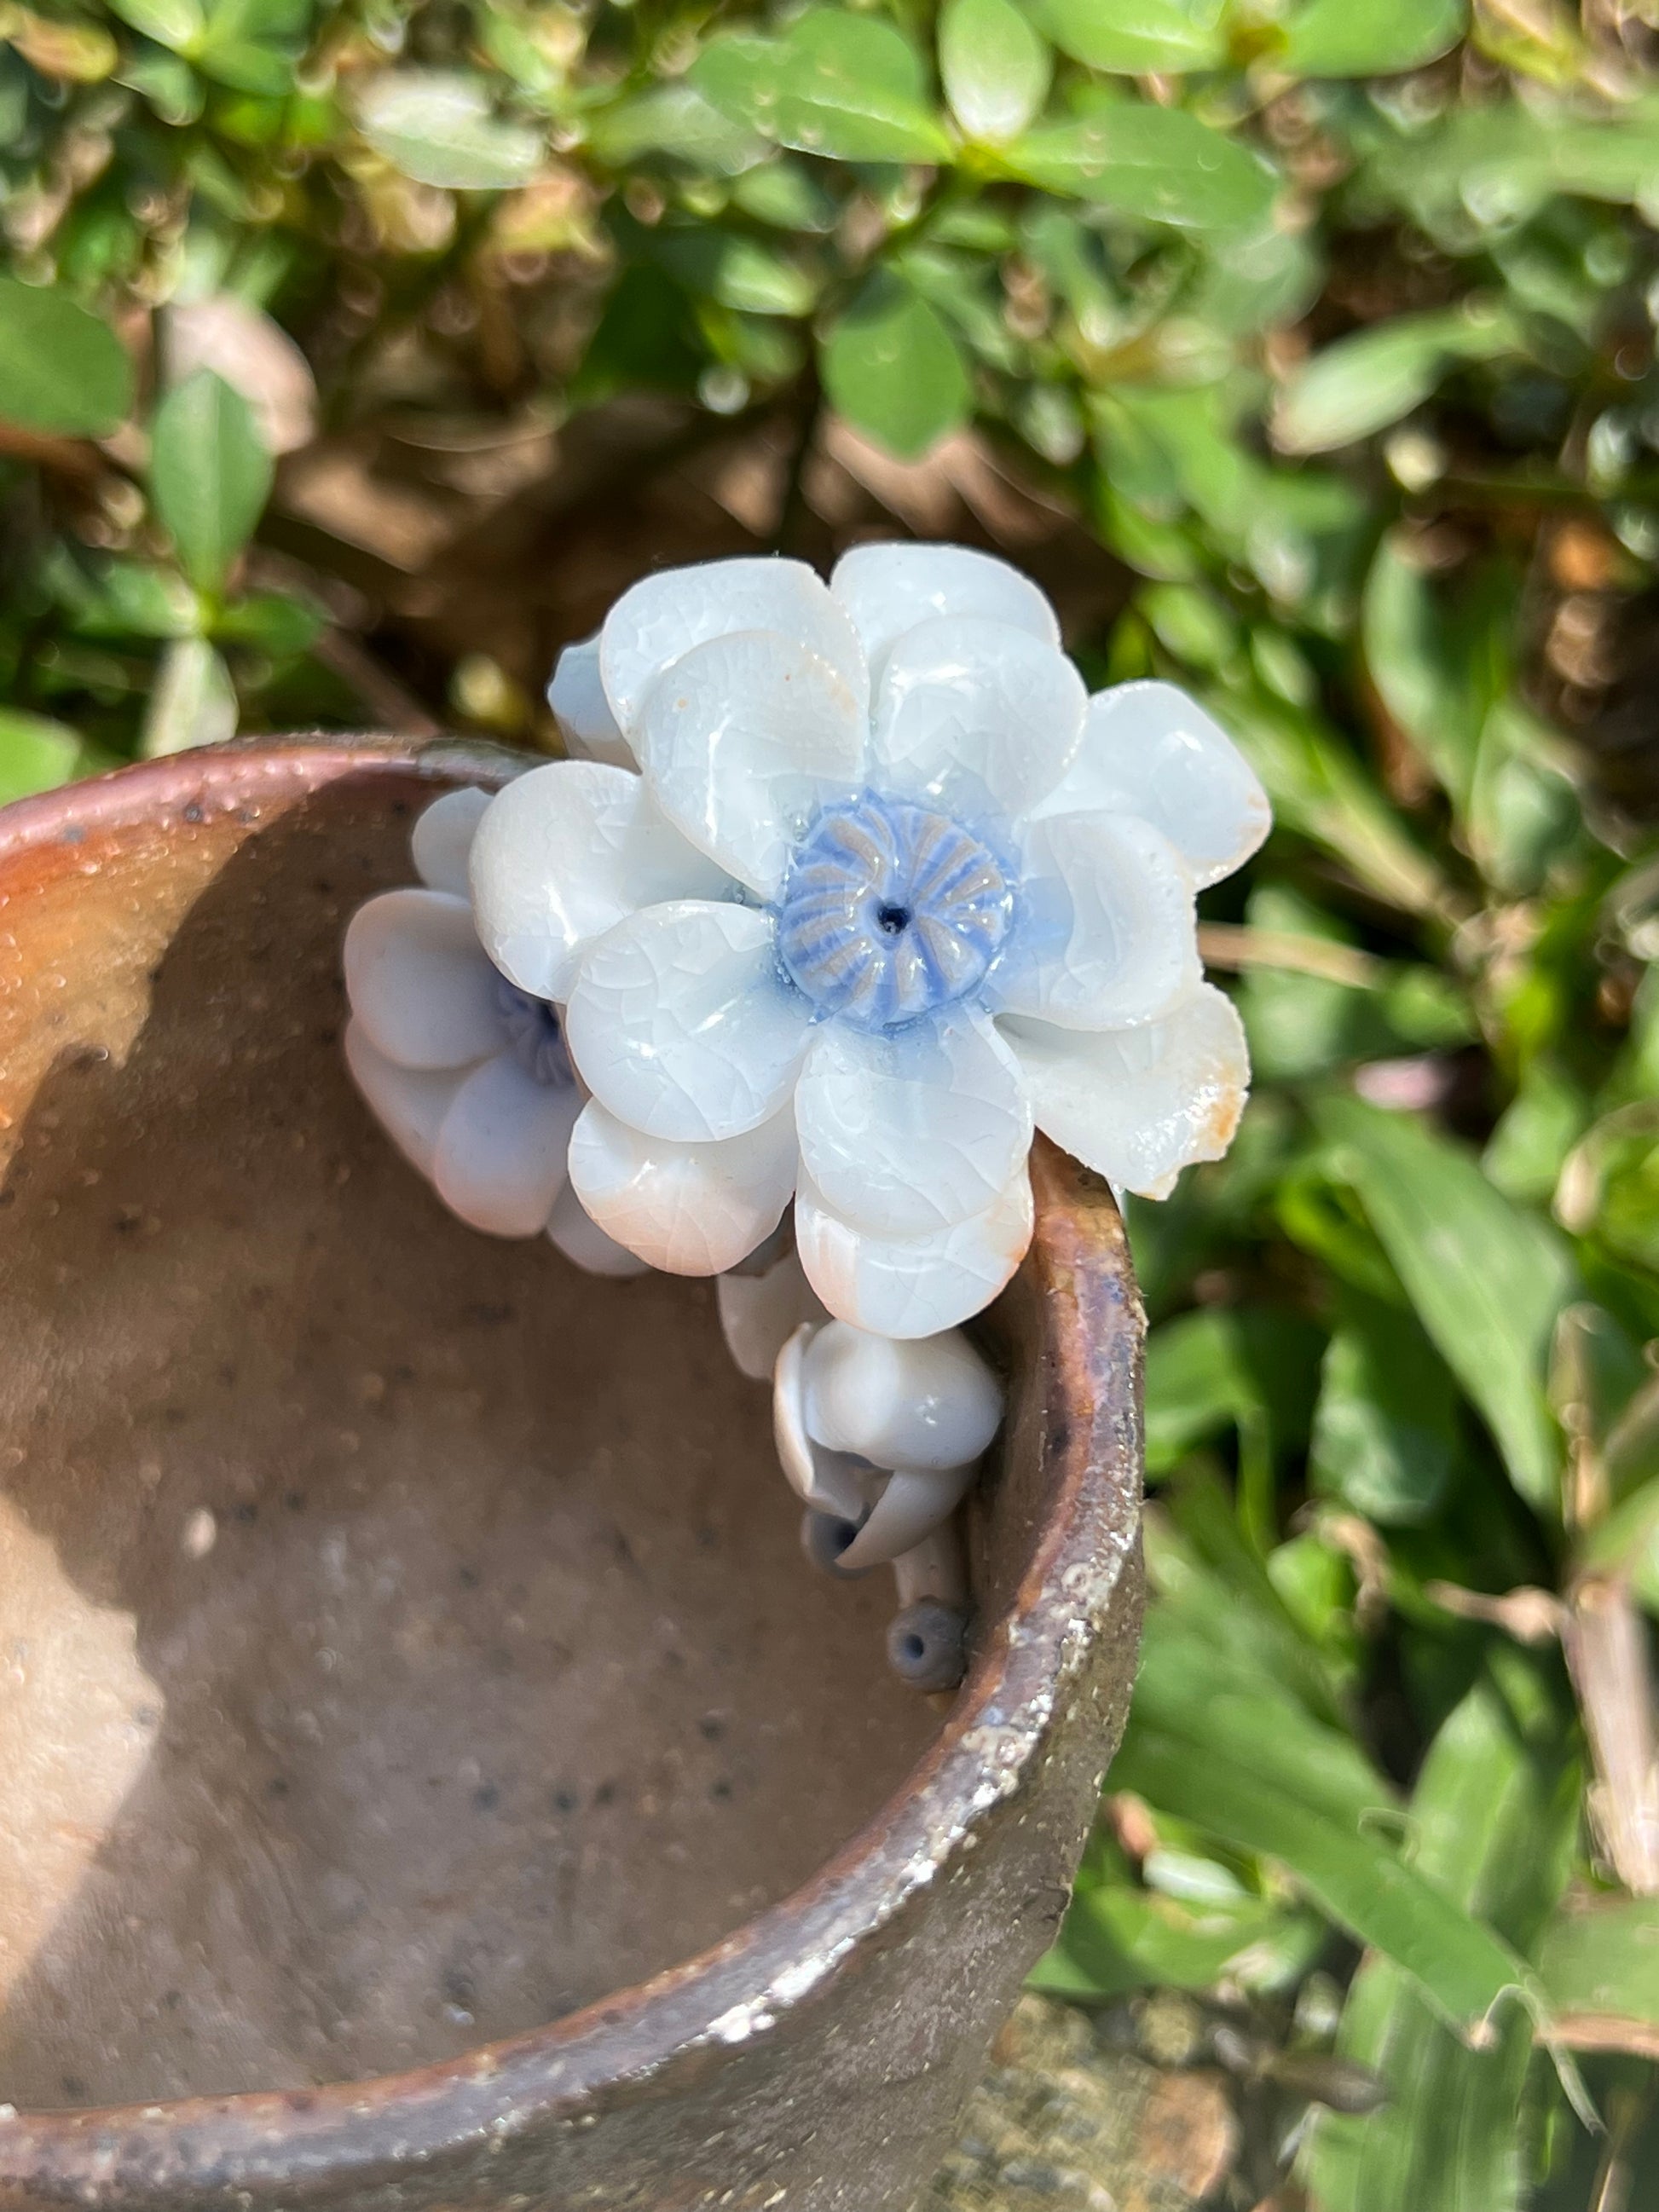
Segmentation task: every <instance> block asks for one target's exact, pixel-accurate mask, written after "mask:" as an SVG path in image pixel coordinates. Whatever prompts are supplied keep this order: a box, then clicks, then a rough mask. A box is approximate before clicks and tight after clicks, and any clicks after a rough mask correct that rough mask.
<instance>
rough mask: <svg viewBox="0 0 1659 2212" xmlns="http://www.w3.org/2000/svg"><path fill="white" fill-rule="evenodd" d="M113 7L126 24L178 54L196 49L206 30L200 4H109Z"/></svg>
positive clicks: (115, 0)
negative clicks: (193, 47) (194, 47)
mask: <svg viewBox="0 0 1659 2212" xmlns="http://www.w3.org/2000/svg"><path fill="white" fill-rule="evenodd" d="M109 4H110V9H111V11H112V13H113V14H114V15H118V16H119V17H120V18H121V20H122V21H123V22H125V23H131V26H132V27H133V29H134V30H135V31H142V32H143V34H144V36H145V37H146V38H147V39H154V40H155V43H156V44H157V46H170V47H171V48H172V49H173V52H175V53H182V52H185V51H186V49H188V48H189V47H191V46H194V44H195V43H196V41H197V40H198V39H199V38H200V37H201V35H202V32H203V29H204V16H203V14H202V9H201V6H200V0H109Z"/></svg>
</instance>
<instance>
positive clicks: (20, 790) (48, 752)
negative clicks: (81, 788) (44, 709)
mask: <svg viewBox="0 0 1659 2212" xmlns="http://www.w3.org/2000/svg"><path fill="white" fill-rule="evenodd" d="M80 760H81V740H80V738H78V737H76V733H75V732H74V731H73V730H70V729H65V728H64V725H63V724H62V723H61V722H53V721H50V720H47V718H46V716H45V715H44V714H24V713H23V712H22V711H21V708H15V707H0V806H9V805H10V804H11V802H12V800H13V799H27V797H28V796H29V795H30V793H33V792H36V791H50V790H51V789H52V786H53V785H54V784H56V783H67V782H68V781H69V780H70V777H71V776H72V775H76V773H77V772H78V769H79V765H80Z"/></svg>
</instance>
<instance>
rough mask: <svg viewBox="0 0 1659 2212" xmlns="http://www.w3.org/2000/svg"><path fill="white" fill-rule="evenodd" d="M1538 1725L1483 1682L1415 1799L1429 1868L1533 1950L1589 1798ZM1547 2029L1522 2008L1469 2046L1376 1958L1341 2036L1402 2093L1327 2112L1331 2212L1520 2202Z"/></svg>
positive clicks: (1496, 2207) (1438, 2210)
mask: <svg viewBox="0 0 1659 2212" xmlns="http://www.w3.org/2000/svg"><path fill="white" fill-rule="evenodd" d="M1577 1809H1578V1793H1577V1773H1576V1771H1574V1769H1573V1766H1572V1764H1571V1760H1570V1759H1568V1758H1567V1756H1566V1755H1565V1750H1564V1748H1563V1746H1562V1743H1561V1741H1560V1735H1559V1729H1558V1730H1555V1731H1550V1730H1548V1729H1545V1730H1543V1731H1538V1732H1534V1740H1533V1741H1528V1727H1527V1717H1526V1716H1525V1715H1524V1714H1517V1713H1516V1711H1514V1710H1513V1708H1512V1707H1511V1705H1510V1704H1509V1703H1508V1702H1507V1701H1506V1700H1505V1699H1504V1697H1503V1696H1502V1695H1501V1694H1500V1693H1499V1692H1498V1688H1497V1686H1496V1685H1494V1684H1492V1683H1491V1682H1488V1681H1482V1682H1480V1683H1479V1684H1477V1686H1475V1688H1474V1689H1473V1690H1471V1691H1470V1692H1469V1693H1468V1696H1467V1697H1466V1698H1465V1699H1463V1700H1462V1703H1461V1704H1460V1705H1458V1706H1457V1707H1456V1708H1455V1711H1453V1713H1452V1714H1451V1716H1450V1717H1449V1719H1448V1720H1447V1722H1446V1723H1445V1724H1444V1726H1443V1728H1442V1729H1441V1730H1440V1732H1439V1734H1438V1735H1437V1737H1436V1739H1435V1741H1434V1743H1433V1744H1432V1745H1431V1747H1430V1750H1429V1754H1428V1758H1427V1759H1426V1760H1425V1765H1424V1768H1423V1771H1422V1774H1421V1776H1420V1777H1419V1781H1418V1785H1417V1789H1416V1790H1415V1792H1414V1794H1413V1799H1412V1814H1413V1822H1414V1825H1415V1827H1416V1832H1417V1859H1416V1863H1417V1866H1418V1868H1419V1870H1420V1872H1421V1873H1422V1874H1423V1875H1424V1876H1425V1877H1426V1878H1427V1879H1429V1880H1431V1881H1434V1882H1436V1883H1437V1884H1438V1885H1439V1886H1440V1887H1441V1889H1442V1891H1443V1893H1445V1894H1447V1895H1448V1896H1449V1898H1450V1899H1453V1900H1455V1903H1456V1904H1458V1905H1462V1906H1463V1907H1465V1908H1466V1909H1468V1910H1469V1911H1473V1912H1478V1913H1480V1914H1481V1915H1482V1916H1483V1917H1484V1918H1485V1919H1486V1920H1487V1921H1489V1922H1490V1923H1491V1924H1492V1926H1494V1927H1495V1928H1496V1929H1498V1930H1499V1931H1501V1933H1502V1934H1503V1935H1504V1936H1507V1937H1508V1938H1509V1939H1510V1941H1511V1942H1516V1944H1518V1945H1522V1946H1524V1945H1528V1944H1530V1943H1531V1942H1532V1941H1533V1939H1534V1936H1535V1934H1536V1932H1537V1929H1538V1927H1539V1925H1540V1923H1541V1921H1542V1919H1543V1917H1544V1915H1545V1914H1546V1913H1547V1911H1549V1910H1550V1908H1551V1907H1552V1905H1553V1904H1554V1901H1555V1899H1557V1898H1558V1897H1559V1894H1560V1893H1561V1890H1562V1887H1564V1885H1565V1881H1566V1879H1567V1875H1568V1872H1569V1869H1570V1868H1571V1854H1572V1848H1573V1844H1574V1843H1575V1841H1576V1836H1577ZM1552 1994H1553V1993H1552ZM1533 2027H1534V2022H1533V2021H1532V2019H1531V2018H1530V2017H1529V2016H1528V2014H1527V2013H1526V2012H1525V2011H1523V2010H1522V2009H1521V2008H1519V2007H1518V2006H1511V2007H1510V2009H1509V2011H1508V2013H1507V2015H1504V2016H1501V2017H1500V2018H1499V2019H1498V2021H1496V2022H1494V2023H1493V2031H1494V2032H1493V2033H1492V2040H1491V2042H1490V2045H1489V2046H1488V2047H1486V2048H1484V2049H1475V2050H1471V2049H1470V2048H1468V2045H1467V2044H1466V2042H1464V2041H1462V2040H1461V2039H1459V2038H1458V2037H1457V2036H1456V2035H1455V2034H1454V2033H1452V2032H1451V2031H1450V2029H1449V2027H1447V2026H1445V2025H1444V2024H1443V2021H1441V2020H1440V2019H1438V2018H1437V2016H1436V2015H1435V2012H1434V2010H1433V2008H1431V2005H1430V2004H1429V2003H1428V2002H1425V1997H1424V1995H1423V1994H1422V1992H1421V1991H1420V1990H1419V1988H1418V1987H1417V1986H1415V1985H1414V1984H1413V1981H1412V1980H1411V1979H1410V1978H1408V1977H1407V1975H1406V1974H1405V1973H1404V1972H1401V1969H1400V1967H1399V1966H1398V1965H1396V1964H1395V1963H1394V1962H1393V1961H1392V1960H1389V1959H1388V1958H1386V1957H1385V1958H1382V1959H1377V1960H1371V1961H1369V1962H1367V1963H1366V1964H1365V1965H1364V1966H1362V1967H1361V1969H1360V1972H1359V1974H1358V1977H1357V1978H1356V1980H1355V1982H1354V1984H1353V1988H1352V1991H1351V1993H1350V1996H1349V1998H1348V2002H1347V2005H1346V2008H1345V2010H1344V2014H1343V2019H1342V2027H1341V2033H1340V2039H1339V2041H1338V2046H1337V2047H1338V2051H1339V2052H1340V2055H1341V2056H1342V2057H1346V2058H1348V2059H1351V2060H1354V2061H1357V2062H1358V2063H1361V2064H1363V2065H1365V2066H1369V2067H1370V2068H1373V2069H1375V2070H1376V2072H1377V2073H1379V2074H1380V2075H1382V2077H1383V2081H1384V2082H1385V2083H1386V2085H1387V2087H1388V2090H1389V2100H1388V2102H1387V2104H1386V2105H1384V2106H1383V2108H1382V2109H1381V2110H1379V2111H1378V2112H1374V2113H1372V2114H1370V2116H1369V2117H1367V2118H1349V2117H1346V2116H1339V2115H1337V2114H1334V2113H1324V2114H1321V2115H1320V2116H1319V2117H1318V2118H1317V2120H1316V2125H1315V2129H1314V2132H1313V2135H1312V2137H1311V2139H1310V2144H1309V2147H1308V2148H1307V2150H1306V2151H1305V2152H1304V2157H1303V2161H1302V2170H1303V2172H1304V2178H1305V2179H1307V2180H1308V2181H1309V2182H1310V2185H1311V2186H1312V2189H1313V2191H1314V2194H1315V2196H1316V2200H1317V2202H1318V2203H1319V2204H1320V2205H1321V2207H1322V2212H1400V2208H1401V2207H1403V2206H1405V2205H1410V2206H1411V2207H1412V2208H1413V2212H1475V2208H1477V2207H1478V2208H1480V2212H1506V2209H1507V2212H1518V2208H1519V2206H1520V2205H1521V2203H1522V2202H1523V2194H1524V2181H1525V2176H1524V2172H1523V2169H1522V2164H1521V2160H1520V2158H1519V2155H1518V2153H1519V2148H1520V2147H1519V2144H1518V2142H1517V2130H1516V2108H1517V2106H1518V2104H1519V2102H1520V2099H1521V2094H1522V2086H1523V2084H1524V2082H1525V2080H1526V2077H1527V2069H1528V2063H1529V2062H1530V2060H1531V2057H1532V2050H1531V2045H1532V2037H1533Z"/></svg>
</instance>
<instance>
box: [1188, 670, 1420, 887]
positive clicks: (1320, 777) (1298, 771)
mask: <svg viewBox="0 0 1659 2212" xmlns="http://www.w3.org/2000/svg"><path fill="white" fill-rule="evenodd" d="M1213 703H1214V705H1215V708H1216V710H1217V712H1218V714H1220V716H1221V719H1222V720H1223V721H1224V722H1225V725H1226V726H1227V729H1228V731H1229V732H1230V733H1231V736H1232V737H1233V738H1235V739H1236V740H1237V744H1238V745H1239V747H1240V750H1242V751H1243V753H1244V755H1245V756H1246V757H1247V758H1248V759H1249V763H1250V765H1251V767H1252V768H1254V769H1255V772H1256V774H1257V775H1259V776H1260V777H1261V781H1262V782H1263V784H1264V785H1265V786H1266V787H1267V796H1268V798H1269V799H1272V801H1273V813H1274V816H1275V817H1276V818H1277V819H1278V821H1279V823H1280V824H1281V825H1282V826H1284V827H1285V828H1290V829H1299V830H1300V831H1301V832H1302V834H1303V835H1304V836H1307V837H1310V838H1312V839H1313V840H1314V841H1315V842H1316V843H1317V844H1321V845H1322V846H1324V847H1325V848H1326V850H1327V851H1328V852H1329V853H1330V854H1332V855H1333V856H1334V858H1335V859H1336V860H1338V861H1339V862H1340V864H1341V865H1342V866H1344V867H1345V868H1346V869H1347V870H1348V871H1349V872H1351V873H1352V875H1353V876H1354V877H1356V878H1358V881H1359V882H1361V883H1363V884H1365V885H1366V887H1367V888H1368V889H1369V890H1373V891H1375V892H1376V893H1377V894H1379V895H1380V896H1382V897H1383V898H1384V899H1386V900H1387V901H1388V902H1389V904H1390V905H1391V906H1396V907H1399V908H1401V909H1403V911H1404V912H1406V913H1407V914H1418V915H1442V914H1443V913H1444V912H1445V911H1446V908H1447V905H1448V902H1449V888H1448V886H1447V884H1446V882H1445V879H1444V878H1443V875H1442V874H1441V872H1440V870H1439V869H1438V868H1437V866H1436V865H1435V863H1434V862H1433V861H1432V860H1431V859H1430V858H1429V856H1428V855H1427V854H1425V852H1423V850H1422V849H1421V848H1420V847H1419V846H1418V845H1417V844H1416V843H1415V842H1414V841H1413V838H1412V837H1411V836H1410V835H1409V834H1408V833H1407V830H1406V829H1405V828H1404V826H1403V825H1402V823H1401V820H1400V817H1399V816H1398V815H1397V814H1396V813H1395V811H1394V809H1393V808H1392V807H1391V806H1390V805H1389V803H1388V801H1387V800H1386V799H1384V798H1383V795H1382V793H1380V792H1379V791H1378V790H1377V789H1376V786H1375V785H1374V784H1373V783H1372V782H1371V781H1370V777H1369V776H1368V775H1366V774H1365V772H1364V769H1362V768H1361V767H1360V765H1359V763H1358V761H1357V760H1356V759H1355V758H1354V757H1353V755H1352V752H1351V751H1350V750H1348V748H1347V747H1346V744H1344V743H1343V741H1342V739H1341V738H1340V736H1339V734H1338V733H1337V732H1335V731H1334V730H1333V729H1331V728H1330V727H1329V726H1328V725H1327V724H1323V723H1320V722H1317V721H1316V720H1314V719H1313V718H1312V716H1311V715H1310V714H1304V713H1300V712H1298V711H1297V709H1296V708H1293V707H1291V706H1289V705H1288V704H1287V703H1285V702H1282V701H1280V700H1277V699H1272V698H1269V697H1267V696H1266V694H1265V693H1263V692H1261V691H1259V690H1257V691H1252V692H1249V693H1240V692H1237V691H1218V692H1216V693H1215V694H1214V695H1213Z"/></svg>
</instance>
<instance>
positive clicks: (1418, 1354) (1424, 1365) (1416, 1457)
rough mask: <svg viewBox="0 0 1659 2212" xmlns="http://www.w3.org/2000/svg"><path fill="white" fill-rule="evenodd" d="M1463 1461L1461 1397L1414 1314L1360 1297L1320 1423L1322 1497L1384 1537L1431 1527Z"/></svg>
mask: <svg viewBox="0 0 1659 2212" xmlns="http://www.w3.org/2000/svg"><path fill="white" fill-rule="evenodd" d="M1456 1457H1457V1410H1456V1395H1455V1391H1454V1389H1453V1387H1452V1379H1451V1376H1450V1375H1449V1373H1448V1372H1447V1370H1446V1367H1445V1364H1444V1363H1443V1361H1442V1359H1441V1358H1440V1357H1439V1355H1438V1354H1437V1352H1436V1351H1435V1349H1434V1347H1433V1346H1432V1345H1431V1343H1430V1342H1429V1340H1428V1339H1427V1337H1426V1336H1425V1334H1423V1331H1422V1329H1421V1328H1419V1325H1418V1323H1417V1322H1416V1321H1415V1319H1414V1318H1413V1316H1412V1315H1410V1314H1409V1313H1404V1312H1402V1311H1401V1310H1400V1309H1399V1308H1398V1307H1395V1306H1389V1305H1385V1304H1383V1302H1382V1301H1381V1300H1380V1299H1375V1298H1367V1297H1364V1296H1363V1295H1361V1294H1359V1293H1357V1292H1353V1291H1350V1292H1348V1293H1346V1295H1345V1297H1344V1299H1343V1304H1342V1311H1341V1320H1340V1326H1339V1328H1338V1330H1337V1333H1336V1334H1335V1335H1334V1337H1333V1338H1332V1339H1331V1341H1330V1346H1329V1348H1328V1351H1327V1352H1326V1354H1325V1371H1324V1380H1323V1383H1322V1386H1321V1389H1320V1393H1319V1406H1318V1410H1317V1412H1316V1414H1315V1416H1314V1430H1313V1449H1312V1452H1311V1454H1310V1473H1311V1474H1312V1476H1313V1480H1314V1485H1315V1487H1316V1489H1318V1490H1321V1491H1323V1492H1326V1493H1327V1494H1328V1495H1329V1496H1333V1497H1336V1498H1341V1499H1342V1500H1343V1502H1344V1503H1345V1504H1348V1505H1351V1506H1352V1508H1353V1509H1354V1510H1355V1511H1356V1512H1357V1513H1363V1514H1364V1516H1366V1517H1367V1519H1369V1520H1372V1521H1376V1522H1380V1523H1381V1524H1382V1526H1383V1527H1384V1528H1390V1527H1399V1526H1402V1525H1409V1524H1410V1523H1412V1522H1420V1521H1426V1520H1427V1519H1428V1518H1429V1517H1430V1516H1431V1514H1432V1513H1433V1512H1434V1510H1435V1509H1436V1507H1437V1505H1438V1504H1439V1503H1440V1501H1441V1499H1442V1498H1443V1496H1444V1495H1445V1490H1446V1486H1447V1484H1448V1482H1449V1480H1450V1479H1451V1473H1452V1468H1453V1466H1454V1464H1455V1461H1456Z"/></svg>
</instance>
